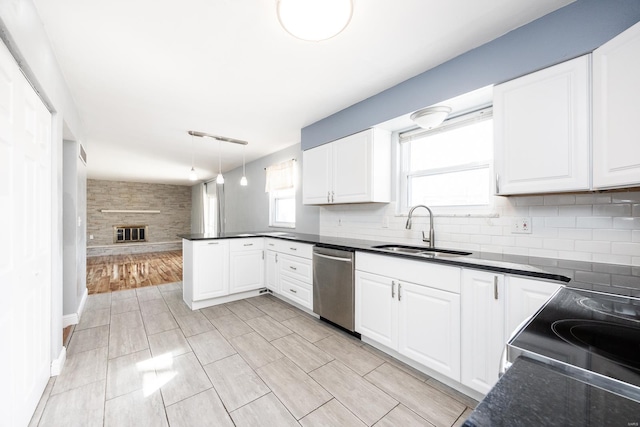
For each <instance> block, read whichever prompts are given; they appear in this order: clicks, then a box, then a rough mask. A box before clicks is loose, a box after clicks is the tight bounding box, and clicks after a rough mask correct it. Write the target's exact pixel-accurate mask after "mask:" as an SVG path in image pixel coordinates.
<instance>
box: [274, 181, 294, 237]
mask: <svg viewBox="0 0 640 427" xmlns="http://www.w3.org/2000/svg"><path fill="white" fill-rule="evenodd" d="M288 199H293V209H294V211H293V217H294V221H293V222H282V221H277V220H276V208H277V202H278V200H288ZM295 218H296V189H295V187H293V188H287V189H284V190H272V191H269V227H277V228H296V221H295Z"/></svg>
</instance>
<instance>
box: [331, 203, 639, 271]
mask: <svg viewBox="0 0 640 427" xmlns="http://www.w3.org/2000/svg"><path fill="white" fill-rule="evenodd" d="M495 201H496V209H495V212H496V214H497V216H496V217H452V216H438V215H437V209H435V211H434V213H435V214H436V218H435V220H434V225H435V233H436V238H435V240H436V246H437V247H443V248H452V249H468V250H471V251H483V252H496V253H508V254H516V255H528V256H537V257H546V258H562V259H569V260H580V261H593V262H603V263H612V264H625V265H634V266H640V191H623V192H608V193H593V194H592V193H583V194H566V195H540V196H519V197H495ZM395 212H396V211H395V203H389V204H362V205H337V206H327V207H323V208H321V210H320V234H321V235H326V236H335V237H347V238H355V239H364V240H376V241H389V242H394V243H405V244H423V243H422V241H421V230H424V229H428V227H429V219H428V217H424V216H420V217H415V216H414V220H413V227H412V229H411V230H406V229H405V228H404V226H405V222H406V219H407V218H406V216H396V213H395ZM418 213H419V214H420V215H424V213H426V211H424V210H418V211H416V214H418ZM522 216H525V217H531V219H532V224H533V225H532V226H533V228H532V233H531V234H513V233H512V232H511V224H512V223H513V222H514V220H515V219H516V218H518V217H522ZM385 218H386V221H388V222H389V227H388V228H384V227H383V223H384V221H385Z"/></svg>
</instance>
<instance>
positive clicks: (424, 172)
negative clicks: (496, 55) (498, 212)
mask: <svg viewBox="0 0 640 427" xmlns="http://www.w3.org/2000/svg"><path fill="white" fill-rule="evenodd" d="M399 139H400V159H401V174H400V195H401V196H400V210H401V211H403V212H406V211H408V209H409V207H411V206H415V205H420V204H423V205H427V206H429V207H433V206H440V207H452V208H453V209H452V210H454V211H455V207H457V208H458V210H460V208H461V207H465V210H466V211H469V210H470V209H473V210H478V209H479V208H480V209H481V208H483V207H484V208H489V207H490V202H491V186H490V179H491V178H490V177H491V163H492V158H493V120H492V115H491V109H490V108H489V109H484V110H480V111H477V112H474V113H470V114H467V115H464V116H461V117H456V118H454V119H451V120H447V121H446V122H445V123H444V124H443V125H441V126H440V127H438V128H436V129H433V130H423V129H415V130H411V131H408V132H404V133H401V134H400V135H399Z"/></svg>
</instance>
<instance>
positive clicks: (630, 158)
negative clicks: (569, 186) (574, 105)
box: [593, 23, 640, 188]
mask: <svg viewBox="0 0 640 427" xmlns="http://www.w3.org/2000/svg"><path fill="white" fill-rule="evenodd" d="M638 52H640V23H638V24H636V25H634V26H633V27H631V28H630V29H628V30H627V31H625V32H623V33H622V34H620V35H619V36H617V37H615V38H613V39H612V40H610V41H609V42H607V43H605V44H604V45H602V46H601V47H599V48H598V49H596V50H595V51H594V52H593V187H594V188H610V187H627V186H634V185H638V184H640V141H638V117H640V107H638V99H640V80H638V76H639V75H640V55H639V54H638Z"/></svg>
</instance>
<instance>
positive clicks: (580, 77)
mask: <svg viewBox="0 0 640 427" xmlns="http://www.w3.org/2000/svg"><path fill="white" fill-rule="evenodd" d="M589 82H590V81H589V56H588V55H587V56H582V57H579V58H576V59H573V60H571V61H567V62H563V63H562V64H558V65H555V66H553V67H549V68H545V69H544V70H541V71H538V72H535V73H532V74H528V75H526V76H524V77H520V78H518V79H515V80H511V81H509V82H506V83H503V84H501V85H498V86H496V87H495V88H494V92H493V114H494V119H493V123H494V129H495V131H494V141H495V146H494V153H495V170H496V174H497V176H496V181H497V187H498V188H497V189H496V191H497V193H498V194H503V195H504V194H523V193H547V192H550V191H575V190H588V189H589V186H590V182H589V176H590V166H589V143H590V140H589V136H590V120H589V115H590V98H589V94H590V83H589Z"/></svg>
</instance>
